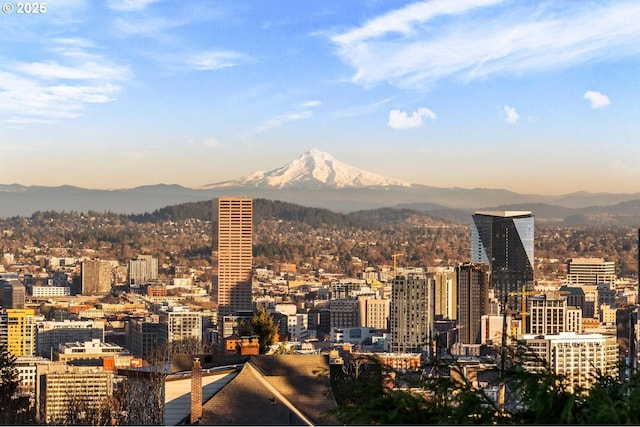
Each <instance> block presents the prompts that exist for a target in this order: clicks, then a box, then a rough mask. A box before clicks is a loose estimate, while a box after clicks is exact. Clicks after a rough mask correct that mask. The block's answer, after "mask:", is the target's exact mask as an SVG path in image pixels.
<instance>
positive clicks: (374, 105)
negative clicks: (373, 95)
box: [335, 98, 393, 117]
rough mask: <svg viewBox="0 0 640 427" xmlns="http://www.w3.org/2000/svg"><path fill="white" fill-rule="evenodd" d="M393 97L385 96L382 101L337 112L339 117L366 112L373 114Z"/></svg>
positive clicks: (353, 115) (360, 114)
mask: <svg viewBox="0 0 640 427" xmlns="http://www.w3.org/2000/svg"><path fill="white" fill-rule="evenodd" d="M391 100H393V98H385V99H383V100H382V101H378V102H374V103H372V104H366V105H356V106H355V107H350V108H345V109H343V110H339V111H336V112H335V115H336V116H338V117H355V116H362V115H365V114H371V113H373V112H374V111H376V110H378V109H379V108H380V107H381V106H382V105H384V104H387V103H389V102H390V101H391Z"/></svg>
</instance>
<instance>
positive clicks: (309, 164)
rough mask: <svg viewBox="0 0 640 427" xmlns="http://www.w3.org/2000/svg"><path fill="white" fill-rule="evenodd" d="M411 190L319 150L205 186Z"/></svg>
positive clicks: (409, 185)
mask: <svg viewBox="0 0 640 427" xmlns="http://www.w3.org/2000/svg"><path fill="white" fill-rule="evenodd" d="M391 186H401V187H411V186H412V185H411V183H409V182H406V181H401V180H398V179H393V178H388V177H385V176H382V175H379V174H376V173H373V172H368V171H365V170H362V169H359V168H356V167H354V166H350V165H348V164H346V163H343V162H341V161H339V160H336V159H335V158H334V157H333V156H331V155H330V154H328V153H325V152H323V151H320V150H318V149H316V148H311V149H310V150H308V151H306V152H305V153H303V154H302V155H301V156H300V157H298V158H297V159H295V160H293V161H291V162H289V163H287V164H286V165H284V166H282V167H280V168H278V169H274V170H272V171H269V172H264V171H257V172H254V173H252V174H250V175H246V176H244V177H242V178H239V179H236V180H233V181H224V182H218V183H213V184H208V185H205V186H204V187H203V188H204V189H216V188H225V187H268V188H371V187H391Z"/></svg>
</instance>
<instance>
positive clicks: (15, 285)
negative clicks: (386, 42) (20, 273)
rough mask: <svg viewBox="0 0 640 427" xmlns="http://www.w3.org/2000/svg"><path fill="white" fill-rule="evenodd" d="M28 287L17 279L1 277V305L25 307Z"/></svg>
mask: <svg viewBox="0 0 640 427" xmlns="http://www.w3.org/2000/svg"><path fill="white" fill-rule="evenodd" d="M25 294H26V288H25V286H24V285H23V284H22V283H20V281H19V280H17V279H9V280H1V279H0V305H1V306H3V307H4V308H24V302H25Z"/></svg>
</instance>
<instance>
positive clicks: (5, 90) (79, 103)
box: [0, 39, 130, 124]
mask: <svg viewBox="0 0 640 427" xmlns="http://www.w3.org/2000/svg"><path fill="white" fill-rule="evenodd" d="M53 43H54V46H53V48H52V52H53V54H56V55H57V56H58V58H57V59H49V60H45V61H38V62H8V63H5V64H3V66H0V113H3V114H2V115H3V116H5V117H4V121H5V122H7V123H12V124H29V123H40V124H49V123H55V122H57V121H60V120H63V119H72V118H76V117H78V116H80V115H81V112H82V110H84V108H85V107H86V106H87V105H89V104H101V103H106V102H111V101H113V100H115V99H116V95H117V94H118V93H119V92H120V90H121V86H120V85H121V83H122V82H124V81H126V80H128V79H129V78H130V71H129V69H128V67H125V66H121V65H119V64H115V63H113V62H112V61H109V60H108V59H106V58H104V57H102V56H100V55H96V54H92V53H90V52H89V51H87V50H86V49H85V46H88V45H89V44H88V43H84V42H82V41H81V40H71V41H70V40H68V39H64V40H58V41H55V40H54V41H53Z"/></svg>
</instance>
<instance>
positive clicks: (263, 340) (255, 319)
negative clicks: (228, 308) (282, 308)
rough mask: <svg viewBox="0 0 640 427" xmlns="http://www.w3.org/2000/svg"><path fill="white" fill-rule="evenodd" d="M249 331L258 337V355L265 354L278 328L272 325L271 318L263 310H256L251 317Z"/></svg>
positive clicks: (273, 340)
mask: <svg viewBox="0 0 640 427" xmlns="http://www.w3.org/2000/svg"><path fill="white" fill-rule="evenodd" d="M251 330H252V331H253V333H254V334H256V335H257V336H258V343H259V344H260V354H265V353H266V352H267V351H268V350H269V348H270V347H271V345H272V344H273V343H274V342H275V339H276V335H277V334H278V326H277V325H276V324H275V323H274V321H273V317H271V315H270V314H269V313H267V311H266V310H265V309H264V308H260V309H259V310H256V311H255V312H254V313H253V316H252V317H251Z"/></svg>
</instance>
